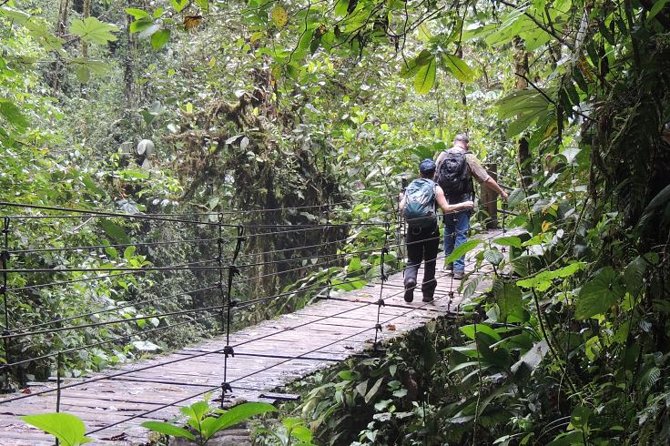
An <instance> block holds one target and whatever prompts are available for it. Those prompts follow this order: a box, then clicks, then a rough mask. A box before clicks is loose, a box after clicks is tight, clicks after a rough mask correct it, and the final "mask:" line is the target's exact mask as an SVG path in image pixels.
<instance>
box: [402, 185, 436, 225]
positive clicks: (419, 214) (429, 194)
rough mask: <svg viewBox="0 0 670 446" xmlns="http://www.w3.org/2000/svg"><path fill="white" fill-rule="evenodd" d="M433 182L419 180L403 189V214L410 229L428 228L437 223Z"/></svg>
mask: <svg viewBox="0 0 670 446" xmlns="http://www.w3.org/2000/svg"><path fill="white" fill-rule="evenodd" d="M435 202H436V201H435V182H434V181H433V180H429V179H428V178H419V179H418V180H414V181H412V182H411V183H409V186H407V189H405V208H404V210H403V214H404V216H405V220H406V221H407V224H408V225H409V226H410V227H413V228H429V227H432V226H435V224H436V223H437V216H436V214H435Z"/></svg>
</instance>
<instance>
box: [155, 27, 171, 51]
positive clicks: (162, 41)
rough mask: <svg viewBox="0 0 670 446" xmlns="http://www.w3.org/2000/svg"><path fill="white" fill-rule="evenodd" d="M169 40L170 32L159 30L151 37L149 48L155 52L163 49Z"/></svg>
mask: <svg viewBox="0 0 670 446" xmlns="http://www.w3.org/2000/svg"><path fill="white" fill-rule="evenodd" d="M169 40H170V30H169V29H161V30H159V31H156V32H155V33H153V34H152V35H151V46H152V47H153V49H155V50H159V49H161V48H163V47H164V46H165V45H166V44H167V43H168V41H169Z"/></svg>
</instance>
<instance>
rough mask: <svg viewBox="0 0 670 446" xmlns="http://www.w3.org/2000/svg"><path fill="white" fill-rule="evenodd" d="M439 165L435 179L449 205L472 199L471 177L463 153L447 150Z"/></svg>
mask: <svg viewBox="0 0 670 446" xmlns="http://www.w3.org/2000/svg"><path fill="white" fill-rule="evenodd" d="M444 154H445V156H444V158H443V159H442V162H441V163H440V167H439V168H438V171H437V174H436V176H435V179H436V181H437V184H439V185H440V187H441V188H442V190H443V191H444V196H445V197H446V198H447V201H449V203H451V204H455V203H461V202H463V201H466V200H471V199H472V190H473V188H472V177H471V176H470V172H469V170H468V162H467V160H466V159H465V152H463V151H461V150H452V149H449V150H447V151H445V152H444Z"/></svg>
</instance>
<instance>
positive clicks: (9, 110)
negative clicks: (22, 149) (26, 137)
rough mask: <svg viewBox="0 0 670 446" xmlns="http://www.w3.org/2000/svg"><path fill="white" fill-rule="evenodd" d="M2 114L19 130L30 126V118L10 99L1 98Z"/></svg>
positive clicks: (0, 108) (0, 111)
mask: <svg viewBox="0 0 670 446" xmlns="http://www.w3.org/2000/svg"><path fill="white" fill-rule="evenodd" d="M0 115H2V116H3V117H4V118H5V119H6V120H7V122H9V123H10V124H11V125H13V126H14V127H16V129H17V130H19V131H22V130H25V128H26V127H28V119H27V118H26V117H25V115H24V114H23V113H21V110H20V109H19V107H17V106H16V105H15V104H14V103H13V102H11V101H9V100H8V99H0Z"/></svg>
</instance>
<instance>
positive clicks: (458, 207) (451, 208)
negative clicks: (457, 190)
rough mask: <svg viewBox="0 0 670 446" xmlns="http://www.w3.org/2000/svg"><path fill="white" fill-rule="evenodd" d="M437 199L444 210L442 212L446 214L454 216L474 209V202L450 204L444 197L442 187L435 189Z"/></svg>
mask: <svg viewBox="0 0 670 446" xmlns="http://www.w3.org/2000/svg"><path fill="white" fill-rule="evenodd" d="M435 199H436V200H437V205H438V206H439V207H440V209H442V212H444V213H445V214H452V213H454V212H459V211H464V210H466V209H472V208H473V207H474V205H475V204H474V203H473V202H472V201H464V202H462V203H457V204H449V203H448V202H447V198H446V197H445V196H444V191H443V190H442V188H441V187H440V186H436V187H435Z"/></svg>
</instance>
